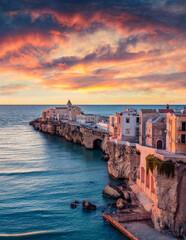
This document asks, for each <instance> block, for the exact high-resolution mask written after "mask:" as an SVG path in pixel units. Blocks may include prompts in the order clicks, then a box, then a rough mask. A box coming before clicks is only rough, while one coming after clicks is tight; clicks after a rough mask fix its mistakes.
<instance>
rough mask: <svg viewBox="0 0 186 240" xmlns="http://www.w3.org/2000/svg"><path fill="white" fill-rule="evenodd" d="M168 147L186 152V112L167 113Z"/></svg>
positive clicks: (170, 149)
mask: <svg viewBox="0 0 186 240" xmlns="http://www.w3.org/2000/svg"><path fill="white" fill-rule="evenodd" d="M166 149H167V150H168V151H170V152H173V153H184V154H186V113H184V112H183V113H175V114H171V113H169V114H167V129H166Z"/></svg>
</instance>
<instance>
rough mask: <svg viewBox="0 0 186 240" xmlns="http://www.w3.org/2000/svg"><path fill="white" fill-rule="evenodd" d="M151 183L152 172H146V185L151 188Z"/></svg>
mask: <svg viewBox="0 0 186 240" xmlns="http://www.w3.org/2000/svg"><path fill="white" fill-rule="evenodd" d="M149 184H150V173H149V174H146V187H148V188H149Z"/></svg>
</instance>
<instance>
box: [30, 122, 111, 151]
mask: <svg viewBox="0 0 186 240" xmlns="http://www.w3.org/2000/svg"><path fill="white" fill-rule="evenodd" d="M30 125H33V127H34V129H35V130H39V131H41V132H45V133H49V134H52V135H58V136H62V137H65V138H66V139H67V140H68V141H71V142H74V143H79V144H81V145H84V146H85V147H86V148H90V149H93V148H101V149H102V148H103V145H104V143H105V140H106V139H107V137H108V133H107V132H104V131H102V130H97V129H91V128H87V127H84V126H80V125H78V124H71V123H68V122H60V121H41V119H36V120H35V121H31V122H30Z"/></svg>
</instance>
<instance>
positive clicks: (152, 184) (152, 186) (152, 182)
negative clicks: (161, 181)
mask: <svg viewBox="0 0 186 240" xmlns="http://www.w3.org/2000/svg"><path fill="white" fill-rule="evenodd" d="M151 192H152V193H154V192H155V190H154V178H153V176H151Z"/></svg>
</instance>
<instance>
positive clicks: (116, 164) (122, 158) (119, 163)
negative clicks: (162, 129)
mask: <svg viewBox="0 0 186 240" xmlns="http://www.w3.org/2000/svg"><path fill="white" fill-rule="evenodd" d="M103 150H104V152H105V153H106V154H108V155H109V161H108V171H109V174H110V175H111V176H112V177H114V178H131V179H132V180H133V181H135V180H136V178H137V169H138V166H139V163H140V156H139V153H138V152H137V150H136V147H131V146H126V145H124V144H119V143H114V142H112V141H106V142H105V145H104V147H103Z"/></svg>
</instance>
